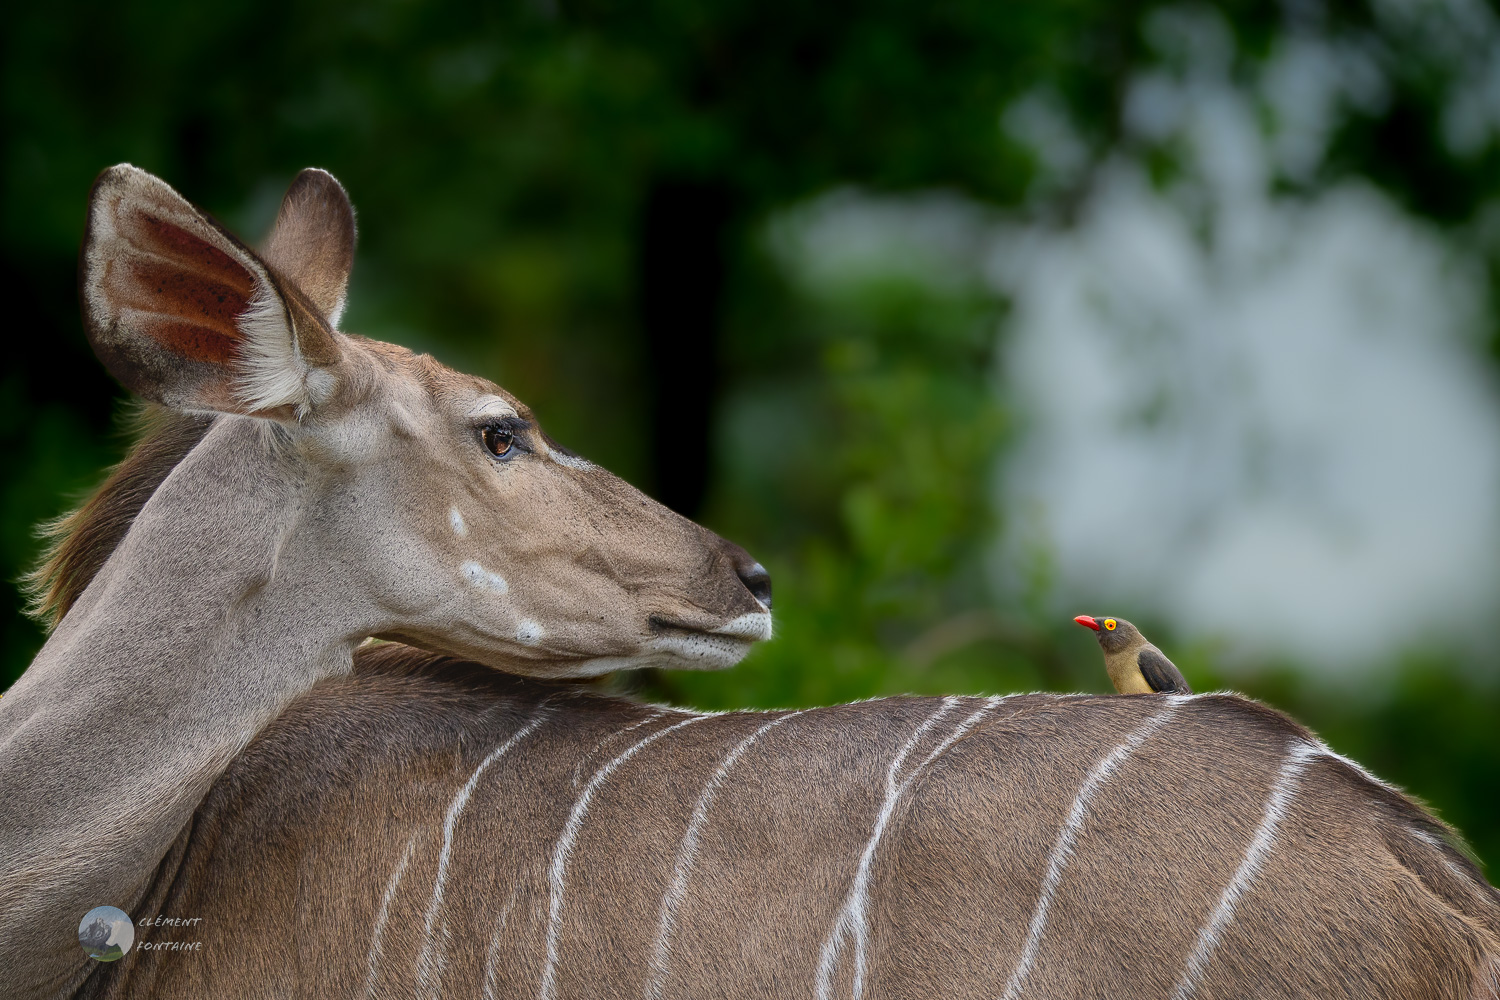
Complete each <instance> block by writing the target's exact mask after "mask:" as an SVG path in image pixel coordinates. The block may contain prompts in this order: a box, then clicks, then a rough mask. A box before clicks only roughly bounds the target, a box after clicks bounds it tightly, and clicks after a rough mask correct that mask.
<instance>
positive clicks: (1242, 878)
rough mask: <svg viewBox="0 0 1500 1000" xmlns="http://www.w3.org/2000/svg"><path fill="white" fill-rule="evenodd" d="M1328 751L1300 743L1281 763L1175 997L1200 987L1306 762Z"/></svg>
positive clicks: (1181, 998) (1178, 999) (1180, 998)
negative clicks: (1252, 833)
mask: <svg viewBox="0 0 1500 1000" xmlns="http://www.w3.org/2000/svg"><path fill="white" fill-rule="evenodd" d="M1325 755H1327V756H1334V755H1333V754H1332V753H1331V752H1330V751H1328V750H1327V748H1326V747H1323V746H1322V745H1321V744H1313V743H1298V744H1297V745H1296V746H1295V747H1293V748H1292V751H1291V753H1289V754H1288V755H1287V758H1286V760H1285V762H1283V763H1282V765H1281V772H1280V773H1279V774H1277V776H1276V784H1275V785H1273V786H1271V794H1270V797H1269V798H1267V799H1266V811H1265V814H1264V815H1263V816H1262V817H1261V821H1260V826H1258V827H1257V828H1256V830H1255V836H1254V837H1252V838H1250V846H1249V847H1248V848H1246V850H1245V858H1244V860H1243V861H1241V862H1240V867H1239V870H1238V871H1236V872H1235V873H1234V877H1233V878H1232V879H1230V880H1229V884H1228V885H1227V886H1225V887H1224V894H1223V895H1222V896H1220V897H1219V905H1218V906H1216V907H1214V912H1213V915H1212V916H1210V917H1209V919H1208V923H1207V924H1205V925H1204V926H1203V928H1202V929H1201V930H1200V931H1199V932H1198V940H1197V943H1196V944H1194V945H1193V951H1192V953H1191V954H1190V955H1189V956H1188V961H1187V968H1186V969H1185V970H1184V971H1183V973H1182V979H1181V980H1180V981H1179V982H1178V984H1177V991H1176V992H1175V993H1174V994H1173V998H1174V1000H1187V998H1188V997H1191V996H1192V995H1193V993H1194V992H1195V991H1196V990H1197V989H1198V983H1199V980H1200V979H1201V977H1202V975H1203V970H1204V969H1205V968H1206V967H1207V966H1208V962H1209V959H1211V958H1212V957H1213V954H1214V950H1215V949H1216V948H1218V946H1219V938H1220V936H1221V935H1222V934H1223V933H1224V928H1225V927H1227V926H1229V921H1230V920H1232V919H1233V918H1234V909H1235V907H1236V906H1237V905H1238V904H1239V901H1240V897H1241V896H1243V895H1244V894H1245V892H1246V891H1247V890H1249V888H1250V885H1251V883H1252V882H1254V881H1255V877H1256V876H1257V875H1259V874H1260V869H1261V866H1262V865H1263V864H1265V861H1266V857H1267V855H1269V854H1270V853H1271V848H1272V847H1273V846H1274V845H1275V843H1276V828H1277V827H1278V826H1280V824H1281V820H1282V817H1283V816H1285V815H1286V810H1287V807H1288V806H1289V805H1290V804H1291V802H1292V797H1293V796H1294V795H1295V794H1296V792H1297V783H1298V782H1299V781H1300V780H1301V778H1302V772H1303V771H1304V770H1306V768H1307V762H1308V761H1310V760H1312V759H1313V758H1314V757H1320V756H1325ZM1361 770H1363V769H1361Z"/></svg>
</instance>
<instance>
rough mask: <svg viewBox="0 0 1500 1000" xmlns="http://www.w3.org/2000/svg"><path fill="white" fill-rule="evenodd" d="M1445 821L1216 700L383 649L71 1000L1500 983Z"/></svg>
mask: <svg viewBox="0 0 1500 1000" xmlns="http://www.w3.org/2000/svg"><path fill="white" fill-rule="evenodd" d="M1449 837H1450V833H1449V831H1448V830H1447V829H1446V828H1444V827H1443V826H1442V824H1440V823H1439V822H1438V821H1436V820H1435V819H1433V818H1432V817H1431V816H1430V815H1428V814H1427V813H1426V812H1425V811H1423V810H1422V809H1420V808H1419V807H1417V806H1416V805H1414V804H1413V803H1412V802H1411V801H1409V800H1408V799H1407V798H1406V797H1405V796H1403V795H1402V794H1401V793H1399V792H1398V791H1396V790H1394V789H1392V788H1390V787H1388V786H1386V785H1384V784H1382V783H1381V782H1379V781H1377V780H1375V779H1374V778H1372V777H1370V776H1369V775H1367V774H1365V773H1364V772H1363V771H1362V770H1360V769H1359V768H1358V767H1357V766H1356V765H1354V764H1352V763H1350V762H1349V761H1346V760H1344V759H1343V758H1340V757H1338V756H1336V755H1334V754H1333V753H1331V752H1329V751H1328V750H1327V749H1326V748H1325V747H1324V746H1323V745H1322V744H1321V743H1319V742H1318V741H1317V739H1316V738H1315V737H1314V736H1313V735H1312V734H1310V733H1309V732H1307V731H1306V730H1304V729H1302V728H1301V727H1300V726H1297V725H1296V724H1295V723H1293V722H1291V721H1290V720H1288V719H1287V718H1285V717H1284V716H1282V715H1280V714H1278V713H1276V712H1274V711H1271V710H1269V709H1267V708H1264V707H1262V706H1260V705H1257V704H1255V703H1253V702H1250V701H1246V700H1244V699H1242V698H1239V697H1236V696H1232V695H1198V696H1159V695H1144V696H1124V697H1079V696H1073V697H1069V696H1058V695H1019V696H1013V697H1008V698H970V697H966V698H942V699H938V698H898V699H889V700H881V701H873V702H864V703H859V704H853V705H840V706H835V707H831V708H822V709H813V710H810V711H804V712H789V711H785V712H734V713H728V714H722V715H700V714H696V713H692V712H685V711H680V710H677V709H669V708H660V707H654V706H649V705H641V704H634V703H631V702H629V701H625V700H621V699H615V698H607V697H601V696H598V695H594V694H589V693H587V692H582V691H579V690H576V689H570V688H568V687H564V686H559V685H555V684H548V683H539V682H529V681H525V680H521V679H514V678H504V677H502V676H499V675H495V674H493V673H490V672H486V671H482V670H480V669H478V668H474V667H471V666H465V665H463V664H459V663H454V662H452V661H442V660H441V659H440V658H437V657H433V656H431V655H430V654H424V653H419V652H416V651H413V650H409V649H405V648H403V647H399V646H395V645H390V646H385V647H381V648H379V649H374V650H369V651H367V652H365V653H363V654H362V655H361V657H360V663H359V665H358V666H357V668H356V670H355V671H354V672H353V673H352V674H348V675H345V676H341V677H339V678H335V679H330V680H327V681H324V682H320V683H319V684H318V685H316V686H315V687H314V688H313V689H312V690H311V691H309V692H308V693H307V694H306V695H304V696H303V697H302V698H300V699H299V700H298V701H297V702H296V703H294V704H293V705H291V706H290V707H289V708H288V710H287V711H286V712H285V713H283V715H282V716H281V717H280V718H278V719H277V720H276V721H275V722H274V723H272V724H271V725H270V726H269V727H268V728H267V729H266V730H265V731H264V732H262V733H261V734H260V736H258V737H257V738H256V740H255V741H254V742H253V743H252V744H251V745H250V746H249V747H248V748H247V749H246V751H245V752H244V753H242V754H241V755H240V756H239V757H238V758H237V759H236V760H235V762H234V763H233V765H232V766H231V767H230V769H229V771H228V772H227V773H226V774H225V775H224V777H223V778H222V779H221V780H220V781H219V782H218V783H217V785H216V786H215V787H214V789H213V790H212V791H211V792H210V794H209V795H208V796H207V797H206V799H205V800H204V802H203V804H202V806H201V807H200V808H199V809H198V811H197V813H196V815H195V816H194V819H193V822H192V823H191V825H190V826H189V827H188V828H187V829H185V830H184V831H183V834H182V836H181V837H179V839H178V841H177V842H176V844H175V845H174V847H173V850H172V851H171V853H170V854H169V856H168V857H167V858H166V860H165V861H164V862H163V863H162V865H161V867H160V868H159V870H158V872H157V874H156V877H155V879H154V881H153V884H152V886H151V888H150V891H149V893H148V894H147V897H146V898H145V899H144V900H143V902H142V904H141V906H140V908H139V910H138V913H139V914H143V915H145V916H146V917H148V918H151V917H154V916H156V915H159V914H165V915H168V916H172V917H177V918H193V917H197V918H200V920H201V922H200V923H196V924H193V925H190V926H188V927H181V928H175V927H164V928H156V929H147V930H146V931H144V932H143V940H144V941H145V942H146V944H147V947H140V946H138V947H137V949H136V950H135V951H133V952H132V953H131V954H130V955H128V956H127V957H126V958H125V959H124V960H122V961H120V962H118V963H116V964H115V965H112V966H107V967H105V966H101V967H100V968H98V969H97V971H96V972H95V974H94V977H93V978H92V979H90V980H89V981H88V982H87V983H86V984H85V986H84V989H83V990H82V991H81V994H82V995H83V996H88V997H110V998H126V997H158V998H163V1000H176V998H184V1000H186V998H196V997H206V996H213V997H236V998H262V997H263V998H272V997H290V996H304V997H319V998H323V997H351V998H361V997H366V998H373V997H403V998H407V997H416V998H425V997H444V996H447V997H460V996H461V997H473V998H484V1000H492V998H498V997H536V998H539V1000H552V998H560V997H617V998H642V1000H651V998H657V997H683V998H688V997H692V998H700V997H766V998H771V997H777V998H780V997H813V998H820V1000H821V998H832V997H840V998H842V997H852V998H865V997H869V998H874V997H932V998H938V997H941V998H962V997H975V998H978V997H987V998H1002V997H1003V998H1013V997H1035V998H1058V1000H1062V998H1076V997H1118V998H1147V997H1151V998H1185V997H1202V998H1210V997H1217V998H1226V997H1255V998H1261V1000H1270V998H1303V997H1319V998H1345V997H1347V998H1351V1000H1352V998H1361V1000H1367V998H1394V997H1407V998H1453V1000H1478V998H1493V997H1495V996H1496V995H1497V992H1496V985H1497V982H1496V973H1497V971H1500V964H1497V962H1496V957H1497V956H1500V896H1497V893H1496V892H1495V891H1494V890H1493V889H1492V888H1491V887H1490V886H1489V885H1488V884H1487V883H1486V882H1485V880H1484V878H1483V876H1482V875H1481V874H1480V872H1479V871H1478V870H1477V868H1476V867H1475V866H1474V864H1473V863H1472V862H1470V861H1469V860H1468V859H1467V858H1466V857H1465V856H1464V855H1463V854H1462V853H1460V852H1459V851H1457V850H1455V849H1454V848H1453V847H1452V846H1450V844H1449ZM193 942H199V950H197V951H184V950H181V949H182V948H184V947H186V948H191V947H192V943H193Z"/></svg>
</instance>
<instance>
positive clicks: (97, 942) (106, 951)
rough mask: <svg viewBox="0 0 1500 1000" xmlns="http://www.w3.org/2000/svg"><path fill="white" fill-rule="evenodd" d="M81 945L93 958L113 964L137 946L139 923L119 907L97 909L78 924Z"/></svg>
mask: <svg viewBox="0 0 1500 1000" xmlns="http://www.w3.org/2000/svg"><path fill="white" fill-rule="evenodd" d="M78 943H79V944H81V945H83V950H84V951H86V952H88V955H89V958H95V959H98V960H99V961H101V962H113V961H115V960H116V959H118V958H124V957H125V953H126V952H127V951H129V950H130V946H131V945H133V944H135V924H134V923H132V922H131V920H130V914H128V913H126V912H125V911H124V910H122V909H120V908H119V907H117V906H96V907H94V908H93V909H92V910H90V911H89V912H87V913H85V914H84V915H83V919H82V920H80V921H79V922H78Z"/></svg>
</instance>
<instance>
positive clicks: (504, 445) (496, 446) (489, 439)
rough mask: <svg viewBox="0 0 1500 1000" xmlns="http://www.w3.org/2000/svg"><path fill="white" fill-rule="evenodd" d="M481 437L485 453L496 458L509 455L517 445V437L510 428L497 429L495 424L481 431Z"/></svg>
mask: <svg viewBox="0 0 1500 1000" xmlns="http://www.w3.org/2000/svg"><path fill="white" fill-rule="evenodd" d="M480 437H481V438H482V439H483V440H484V449H485V451H487V452H489V453H490V454H491V455H494V456H495V457H496V458H504V457H505V456H506V455H509V454H510V451H511V449H512V448H514V447H515V443H516V436H515V434H514V433H512V432H511V431H510V429H509V428H506V427H497V426H495V425H494V424H491V425H489V426H488V427H486V428H485V429H484V430H483V431H481V432H480Z"/></svg>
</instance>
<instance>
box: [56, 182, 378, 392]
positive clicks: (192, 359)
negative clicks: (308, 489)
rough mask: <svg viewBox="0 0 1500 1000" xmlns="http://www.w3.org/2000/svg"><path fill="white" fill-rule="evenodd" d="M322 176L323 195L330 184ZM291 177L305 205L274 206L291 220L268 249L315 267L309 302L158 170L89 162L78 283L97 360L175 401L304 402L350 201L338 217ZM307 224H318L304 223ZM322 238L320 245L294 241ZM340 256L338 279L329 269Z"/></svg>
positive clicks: (326, 335)
mask: <svg viewBox="0 0 1500 1000" xmlns="http://www.w3.org/2000/svg"><path fill="white" fill-rule="evenodd" d="M315 173H316V174H319V175H322V177H327V175H326V174H323V173H322V171H316V172H315ZM299 180H300V179H299ZM327 180H328V182H329V183H331V184H332V187H333V188H335V189H337V196H336V197H334V198H333V200H335V201H336V199H337V197H342V196H343V189H342V188H339V187H338V183H337V182H336V181H333V180H332V178H327ZM302 187H303V188H304V190H303V192H302V193H303V195H304V197H303V198H301V199H300V203H303V204H311V205H312V206H313V207H314V208H315V209H317V211H304V212H303V213H302V214H301V216H300V217H297V216H296V215H295V213H294V217H293V218H290V219H278V223H277V229H278V231H281V230H282V229H286V230H287V231H288V232H289V233H290V234H291V236H290V237H289V238H286V239H283V240H281V243H280V247H281V249H280V251H279V252H280V256H281V257H282V258H284V259H285V260H287V261H288V262H290V263H291V264H292V265H294V266H302V267H303V269H304V271H305V272H306V274H307V275H308V276H309V277H310V278H314V279H318V280H315V281H309V283H310V284H314V285H315V287H316V290H317V294H318V295H319V296H320V298H322V299H323V300H324V302H323V304H322V305H321V306H320V304H319V303H318V302H316V301H314V299H313V298H312V297H310V296H309V295H308V294H307V293H305V292H304V291H303V290H302V289H301V288H300V287H299V286H298V284H297V281H296V280H295V279H294V278H292V277H288V276H286V275H283V274H280V273H278V271H277V270H276V268H274V267H273V266H272V265H270V264H268V263H267V262H266V261H264V260H262V259H261V258H260V257H259V256H257V255H256V254H255V252H254V251H252V250H250V249H249V248H248V247H246V246H245V245H244V244H242V243H240V242H239V241H238V240H237V239H235V238H234V237H233V236H231V235H230V234H229V233H228V232H226V231H225V230H224V229H223V228H222V227H221V226H219V225H218V223H216V222H214V221H213V220H212V219H211V218H209V217H208V216H207V215H205V214H204V213H202V212H200V211H198V210H197V209H196V208H194V207H193V206H192V205H191V204H189V203H188V201H187V200H186V199H184V198H183V197H182V196H181V195H179V194H178V193H177V192H176V191H174V190H173V189H172V188H171V187H170V186H168V185H167V184H166V183H165V182H163V181H161V180H160V179H158V178H156V177H153V176H152V175H150V174H148V173H146V172H145V171H143V170H139V169H137V168H135V167H132V166H130V165H128V164H122V165H120V166H116V167H111V168H110V169H108V170H106V171H104V172H103V173H102V174H100V175H99V178H98V180H97V181H95V183H94V189H93V192H92V194H91V195H90V199H89V214H88V224H87V229H86V231H85V234H84V243H83V253H82V260H81V269H82V274H81V282H80V284H81V288H82V298H83V312H84V326H85V329H86V331H87V333H88V337H89V341H90V343H91V344H92V345H93V348H94V350H95V352H96V353H97V354H98V356H99V358H100V360H102V361H103V362H104V364H105V366H106V367H107V368H108V369H109V371H110V374H112V375H114V376H115V378H117V379H119V380H120V382H121V383H122V384H123V385H125V387H126V388H128V389H130V390H132V391H133V392H135V393H137V394H139V395H141V396H143V397H145V398H146V399H150V400H153V401H155V402H158V403H162V404H164V405H167V406H171V407H174V408H177V409H185V410H217V411H221V412H228V413H244V414H254V415H257V416H267V417H277V418H283V419H288V418H295V417H298V416H301V415H302V414H304V413H306V412H307V411H308V410H309V409H311V408H312V407H314V406H315V405H317V403H318V402H319V401H320V397H324V396H326V395H327V394H328V392H329V391H330V390H331V387H332V385H333V381H334V378H333V374H332V372H331V371H329V369H331V368H332V367H333V366H334V365H336V364H337V362H338V361H339V358H340V349H339V345H338V340H337V337H336V336H335V334H334V333H333V329H332V326H331V323H330V321H329V318H328V312H329V308H328V307H329V306H334V307H336V308H342V297H343V283H344V281H346V280H347V275H348V262H349V261H350V260H351V259H352V249H353V213H352V211H349V212H347V213H344V215H345V217H346V220H347V223H346V224H345V219H344V218H340V214H339V213H338V212H337V211H336V210H333V211H330V210H329V209H328V202H329V200H330V194H329V190H328V185H327V184H325V183H322V182H321V181H319V180H318V179H317V178H313V179H312V180H311V181H310V182H307V183H304V184H303V185H302ZM307 189H312V190H311V194H312V195H314V196H313V197H308V196H307V195H308V194H309V191H308V190H307ZM293 190H294V191H296V190H298V185H297V184H294V185H293ZM290 194H291V192H289V196H290ZM344 201H345V204H347V198H345V199H344ZM293 207H294V208H295V206H293ZM287 208H288V206H287V205H285V204H284V205H283V215H285V214H286V212H287ZM319 225H321V226H322V228H323V229H324V230H325V231H324V232H323V233H322V234H319V233H316V232H310V231H309V230H310V229H313V228H316V227H317V226H319ZM322 244H326V245H327V246H328V248H329V249H328V250H327V252H326V253H319V252H314V251H309V250H308V249H307V248H308V247H317V246H320V245H322ZM273 249H277V244H276V242H275V240H273ZM294 249H297V250H300V251H301V253H300V256H299V254H298V253H296V252H293V251H294ZM320 263H321V264H322V265H323V266H321V268H320V267H319V264H320ZM340 268H341V269H342V278H341V279H339V280H336V281H335V280H333V279H330V278H329V277H328V276H329V275H330V274H337V273H338V272H339V270H340ZM334 286H336V287H334Z"/></svg>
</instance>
